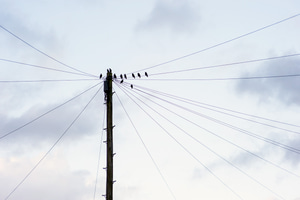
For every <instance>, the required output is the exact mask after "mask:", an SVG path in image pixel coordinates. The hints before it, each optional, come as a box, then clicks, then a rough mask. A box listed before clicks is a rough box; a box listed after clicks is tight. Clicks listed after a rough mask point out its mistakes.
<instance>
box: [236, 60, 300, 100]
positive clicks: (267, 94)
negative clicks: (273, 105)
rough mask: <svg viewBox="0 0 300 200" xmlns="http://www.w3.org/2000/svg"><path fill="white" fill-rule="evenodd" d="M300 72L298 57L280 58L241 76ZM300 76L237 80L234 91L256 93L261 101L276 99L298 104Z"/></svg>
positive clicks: (299, 98)
mask: <svg viewBox="0 0 300 200" xmlns="http://www.w3.org/2000/svg"><path fill="white" fill-rule="evenodd" d="M290 74H300V59H299V58H298V59H288V60H286V59H282V60H278V61H272V62H268V63H266V64H263V65H261V66H260V67H259V68H258V69H256V70H254V71H248V72H245V73H243V74H241V77H248V76H249V77H251V76H276V75H290ZM299 90H300V78H299V77H287V78H269V79H255V80H241V81H239V82H237V85H236V91H237V93H238V94H239V95H240V94H250V95H256V96H258V97H259V98H260V100H261V101H263V102H268V101H271V100H278V101H280V102H281V103H283V104H285V105H288V106H289V105H297V106H300V93H299Z"/></svg>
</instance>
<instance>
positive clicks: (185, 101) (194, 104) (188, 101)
mask: <svg viewBox="0 0 300 200" xmlns="http://www.w3.org/2000/svg"><path fill="white" fill-rule="evenodd" d="M137 87H138V86H137ZM138 88H140V87H138ZM160 95H162V96H166V97H168V98H171V99H175V100H177V101H180V102H184V103H187V104H190V105H193V106H197V107H200V108H204V109H207V110H210V111H214V112H218V113H221V114H225V115H228V116H231V117H235V118H238V119H241V120H245V121H249V122H252V123H256V124H260V125H264V126H268V127H272V128H275V129H279V130H283V131H287V132H290V133H296V134H300V132H297V131H293V130H289V129H285V128H281V127H278V126H274V125H270V124H266V123H263V122H259V121H255V120H251V119H248V118H245V117H240V116H237V115H234V114H231V113H226V112H224V110H226V109H224V108H220V107H216V106H211V105H208V104H203V103H199V102H197V103H195V102H193V101H191V100H185V99H184V98H179V97H176V98H174V97H170V96H172V95H164V94H160ZM199 104H200V105H199ZM215 108H218V109H222V110H223V111H220V110H217V109H215ZM231 112H232V111H231ZM234 113H237V112H234ZM248 116H249V115H248ZM284 124H285V123H284ZM295 126H296V125H295ZM296 127H299V126H296Z"/></svg>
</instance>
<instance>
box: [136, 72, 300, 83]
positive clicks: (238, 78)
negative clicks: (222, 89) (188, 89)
mask: <svg viewBox="0 0 300 200" xmlns="http://www.w3.org/2000/svg"><path fill="white" fill-rule="evenodd" d="M299 76H300V74H284V75H266V76H250V77H229V78H177V79H176V78H173V79H171V78H170V79H168V78H166V79H131V80H138V81H141V80H142V81H235V80H254V79H272V78H291V77H299Z"/></svg>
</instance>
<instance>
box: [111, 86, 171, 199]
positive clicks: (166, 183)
mask: <svg viewBox="0 0 300 200" xmlns="http://www.w3.org/2000/svg"><path fill="white" fill-rule="evenodd" d="M117 86H118V87H119V88H120V86H119V85H117ZM123 92H124V91H123ZM124 93H125V92H124ZM115 94H116V95H117V98H118V100H119V102H120V104H121V106H122V108H123V110H124V112H125V113H126V115H127V117H128V119H129V121H130V123H131V125H132V127H133V128H134V130H135V132H136V134H137V135H138V137H139V139H140V141H141V142H142V144H143V146H144V148H145V150H146V152H147V154H148V155H149V157H150V158H151V160H152V162H153V164H154V166H155V168H156V170H157V171H158V173H159V175H160V177H161V178H162V180H163V181H164V183H165V185H166V186H167V188H168V190H169V192H170V194H171V195H172V197H173V199H176V197H175V195H174V192H173V191H172V189H171V188H170V186H169V184H168V182H167V180H166V179H165V177H164V176H163V174H162V172H161V170H160V168H159V167H158V165H157V163H156V162H155V160H154V158H153V156H152V154H151V153H150V151H149V149H148V148H147V146H146V144H145V142H144V140H143V139H142V137H141V135H140V134H139V132H138V130H137V128H136V127H135V125H134V123H133V121H132V120H131V118H130V116H129V114H128V112H127V110H126V109H125V107H124V105H123V103H122V101H121V100H120V98H119V96H118V94H117V93H115ZM125 94H126V93H125Z"/></svg>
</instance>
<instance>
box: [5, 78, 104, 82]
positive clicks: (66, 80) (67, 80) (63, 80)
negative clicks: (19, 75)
mask: <svg viewBox="0 0 300 200" xmlns="http://www.w3.org/2000/svg"><path fill="white" fill-rule="evenodd" d="M96 80H97V81H98V80H99V79H61V80H59V79H57V80H49V79H46V80H19V81H13V80H8V81H5V80H0V83H38V82H41V83H44V82H77V81H96Z"/></svg>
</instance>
